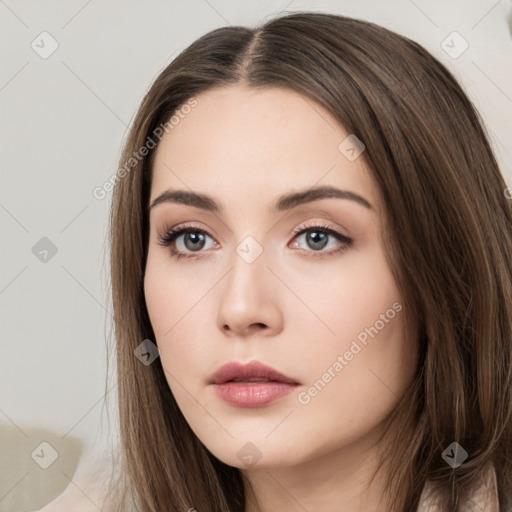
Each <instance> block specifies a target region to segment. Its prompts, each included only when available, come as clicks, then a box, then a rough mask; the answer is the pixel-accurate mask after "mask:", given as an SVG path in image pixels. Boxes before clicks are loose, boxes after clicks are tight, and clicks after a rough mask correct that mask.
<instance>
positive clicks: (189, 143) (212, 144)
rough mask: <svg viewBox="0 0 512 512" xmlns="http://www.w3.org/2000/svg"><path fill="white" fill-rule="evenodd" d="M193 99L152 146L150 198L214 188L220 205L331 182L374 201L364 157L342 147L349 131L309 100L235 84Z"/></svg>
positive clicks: (283, 90)
mask: <svg viewBox="0 0 512 512" xmlns="http://www.w3.org/2000/svg"><path fill="white" fill-rule="evenodd" d="M195 99H196V101H197V104H196V105H195V106H194V107H193V108H190V109H187V113H186V114H183V113H182V114H181V115H180V116H179V122H178V123H176V124H175V125H173V127H172V129H171V130H169V131H168V132H167V133H165V134H164V136H163V137H162V140H161V142H160V144H159V145H158V148H157V150H156V151H157V153H156V155H155V159H154V163H153V179H152V191H151V200H152V199H154V198H155V197H156V196H157V195H159V194H161V193H162V192H164V191H165V190H167V189H170V188H180V189H184V188H185V189H186V188H188V189H191V190H194V191H195V192H204V193H207V194H209V195H212V194H214V195H215V196H216V197H219V202H220V203H221V204H223V203H226V204H228V203H229V202H236V201H238V202H242V203H243V201H247V200H248V199H249V198H252V199H256V198H257V199H258V200H259V199H261V200H262V201H263V200H264V199H265V198H268V202H270V201H271V198H272V197H274V196H277V195H281V194H283V193H285V192H289V191H290V190H293V189H303V188H304V187H313V186H334V187H338V188H343V189H345V190H350V191H352V192H354V193H356V194H360V195H362V196H364V197H366V198H367V199H368V200H369V201H370V202H372V203H376V202H377V191H376V190H375V188H374V185H373V181H372V179H371V177H370V174H369V172H368V169H367V167H366V164H365V162H364V160H363V159H362V158H356V159H355V160H350V159H348V158H347V157H346V155H345V154H344V153H343V151H342V150H343V149H345V148H346V145H347V141H350V140H351V139H350V138H349V139H347V137H348V136H349V135H351V134H349V133H348V132H347V131H346V130H345V129H344V127H343V126H342V125H341V124H340V123H338V122H337V121H336V120H335V119H334V117H333V116H332V115H331V114H330V113H329V112H328V111H327V110H326V109H324V108H323V107H322V106H321V105H319V104H318V103H316V102H314V101H313V100H311V99H310V98H308V97H305V96H304V95H301V94H298V93H296V92H295V91H292V90H290V89H286V88H277V87H272V88H258V89H255V88H248V87H245V86H241V85H236V86H231V87H227V88H216V89H212V90H209V91H207V92H205V93H202V94H200V95H198V96H197V97H196V98H195ZM340 144H341V146H340ZM356 149H357V148H356ZM265 201H266V199H265Z"/></svg>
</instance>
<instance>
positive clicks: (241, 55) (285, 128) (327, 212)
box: [111, 13, 512, 512]
mask: <svg viewBox="0 0 512 512" xmlns="http://www.w3.org/2000/svg"><path fill="white" fill-rule="evenodd" d="M505 189H506V185H505V182H504V180H503V177H502V176H501V174H500V171H499V168H498V164H497V162H496V160H495V157H494V155H493V153H492V150H491V148H490V145H489V142H488V139H487V137H486V134H485V131H484V128H483V126H482V121H481V119H480V117H479V115H478V113H477V112H476V110H475V108H474V107H473V105H472V104H471V102H470V101H469V99H468V98H467V96H466V95H465V94H464V92H463V91H462V89H461V87H460V85H459V84H458V83H457V82H456V80H455V79H454V77H453V76H452V75H451V74H450V73H449V72H448V71H447V69H446V68H445V67H444V66H443V65H441V64H440V63H439V62H438V61H437V60H436V59H434V58H433V57H432V56H431V55H430V54H429V53H428V52H427V51H426V50H424V49H423V48H422V47H421V46H419V45H418V44H417V43H415V42H413V41H411V40H409V39H407V38H404V37H402V36H399V35H397V34H395V33H393V32H390V31H389V30H386V29H384V28H382V27H379V26H377V25H374V24H372V23H369V22H365V21H361V20H356V19H351V18H347V17H342V16H336V15H329V14H319V13H295V14H292V15H287V16H281V17H278V18H275V19H273V20H270V21H268V22H267V23H266V24H264V25H262V26H261V27H258V28H256V29H248V28H242V27H229V28H221V29H217V30H214V31H212V32H210V33H208V34H206V35H205V36H203V37H201V38H200V39H199V40H197V41H196V42H194V43H193V44H192V45H191V46H190V47H189V48H187V49H186V50H185V51H183V52H182V53H181V54H180V55H179V56H178V57H177V58H176V59H175V60H174V61H173V62H172V63H171V64H170V65H169V66H168V67H167V68H166V69H165V70H164V71H163V72H162V73H161V74H160V75H159V77H158V78H157V79H156V81H155V83H154V84H153V85H152V87H151V88H150V90H149V92H148V93H147V95H146V97H145V98H144V100H143V102H142V104H141V106H140V109H139V111H138V114H137V116H136V118H135V121H134V123H133V126H132V128H131V131H130V134H129V137H128V140H127V142H126V147H125V150H124V154H123V157H122V161H121V166H120V170H119V172H118V176H117V181H116V186H115V191H114V198H113V205H112V218H111V227H112V229H111V272H112V294H113V304H114V312H115V338H116V349H117V364H118V367H117V368H118V374H119V388H118V389H119V407H120V422H121V423H120V426H121V440H122V461H121V462H120V464H121V465H120V479H121V480H120V481H119V482H116V489H119V488H121V489H123V488H124V489H125V491H124V499H122V500H120V503H118V504H117V505H115V506H114V505H112V506H111V508H112V509H113V510H114V509H118V510H127V509H129V507H130V506H133V507H134V508H136V509H138V510H143V511H164V510H165V511H178V510H189V511H194V510H197V511H198V512H205V511H210V512H214V511H215V512H219V511H223V512H227V511H233V512H235V511H237V512H239V511H245V512H255V511H257V510H261V511H264V512H267V511H270V510H286V511H295V510H297V511H298V510H309V511H314V510H322V511H330V510H332V511H334V510H344V511H359V510H365V511H374V510H375V511H376V510H378V511H411V510H431V511H432V510H439V511H443V512H444V511H462V510H480V509H481V510H486V511H498V510H500V511H506V510H507V511H508V510H510V507H512V485H511V482H512V462H511V461H512V419H511V394H512V388H511V383H512V372H511V361H512V359H511V349H512V343H511V341H512V340H511V325H512V296H511V295H512V272H511V267H510V262H511V261H512V236H511V226H512V210H511V204H510V200H508V199H507V197H506V194H505ZM157 347H158V348H157ZM113 495H114V494H112V496H113ZM121 502H122V503H121ZM130 503H131V505H130ZM123 507H124V508H123ZM476 507H479V508H476Z"/></svg>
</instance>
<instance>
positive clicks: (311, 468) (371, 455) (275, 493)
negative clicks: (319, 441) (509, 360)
mask: <svg viewBox="0 0 512 512" xmlns="http://www.w3.org/2000/svg"><path fill="white" fill-rule="evenodd" d="M371 437H372V436H368V438H366V439H362V440H358V441H357V442H356V443H353V444H351V445H346V446H343V447H341V448H339V447H338V448H334V449H329V450H328V451H326V452H325V453H322V454H318V455H317V456H316V457H315V458H313V459H308V460H307V461H304V462H301V463H298V464H295V465H293V466H286V467H283V466H279V467H275V466H272V467H266V468H265V467H262V468H256V467H255V468H254V469H251V470H243V471H242V474H243V477H244V481H245V483H246V486H245V488H246V501H245V512H281V511H282V510H286V511H287V512H304V511H306V510H308V511H309V510H311V511H313V510H322V512H339V511H340V510H343V511H344V512H363V511H364V512H377V511H379V512H383V511H384V510H385V509H383V508H382V501H383V493H384V490H385V486H386V482H385V479H384V478H383V475H382V473H377V474H376V476H375V478H374V479H373V481H371V479H372V476H373V474H374V472H375V471H376V468H377V464H378V453H377V445H376V443H375V440H374V439H372V438H371Z"/></svg>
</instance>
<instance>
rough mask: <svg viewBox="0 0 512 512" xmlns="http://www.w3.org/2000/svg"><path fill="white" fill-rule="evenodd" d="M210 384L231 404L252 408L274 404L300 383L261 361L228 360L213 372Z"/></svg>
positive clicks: (218, 394)
mask: <svg viewBox="0 0 512 512" xmlns="http://www.w3.org/2000/svg"><path fill="white" fill-rule="evenodd" d="M234 379H238V380H234ZM258 379H259V380H258ZM263 379H266V380H263ZM209 383H210V384H211V385H213V387H214V390H215V393H216V394H217V396H218V397H219V398H221V399H222V400H224V401H225V402H227V403H228V404H230V405H234V406H237V407H250V408H253V407H263V406H265V405H267V404H270V403H271V402H274V401H275V400H277V399H279V398H281V397H283V396H285V395H287V394H289V393H291V392H292V391H293V390H294V389H295V388H296V387H297V386H298V385H299V384H300V383H299V382H297V381H295V380H294V379H292V378H291V377H288V376H286V375H283V374H282V373H281V372H279V371H277V370H276V369H275V368H272V367H271V366H267V365H266V364H263V363H260V362H259V361H251V362H249V363H248V364H243V363H240V362H237V361H232V362H230V363H227V364H225V365H224V366H221V367H220V368H219V369H218V370H217V371H216V372H215V373H214V374H213V376H212V378H211V380H210V382H209Z"/></svg>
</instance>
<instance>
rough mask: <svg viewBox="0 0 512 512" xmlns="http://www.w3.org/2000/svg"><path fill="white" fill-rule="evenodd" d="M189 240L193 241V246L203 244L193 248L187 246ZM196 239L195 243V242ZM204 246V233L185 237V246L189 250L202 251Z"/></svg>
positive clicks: (189, 234) (187, 234) (190, 234)
mask: <svg viewBox="0 0 512 512" xmlns="http://www.w3.org/2000/svg"><path fill="white" fill-rule="evenodd" d="M189 239H192V240H193V241H192V244H194V243H196V244H197V242H198V241H199V242H203V243H202V244H201V245H200V246H199V247H198V246H197V245H196V246H195V247H194V245H192V247H189V244H187V241H188V240H189ZM194 239H195V241H194ZM203 245H204V235H203V234H202V233H186V236H185V246H186V247H187V249H190V250H195V249H201V248H202V247H203Z"/></svg>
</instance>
